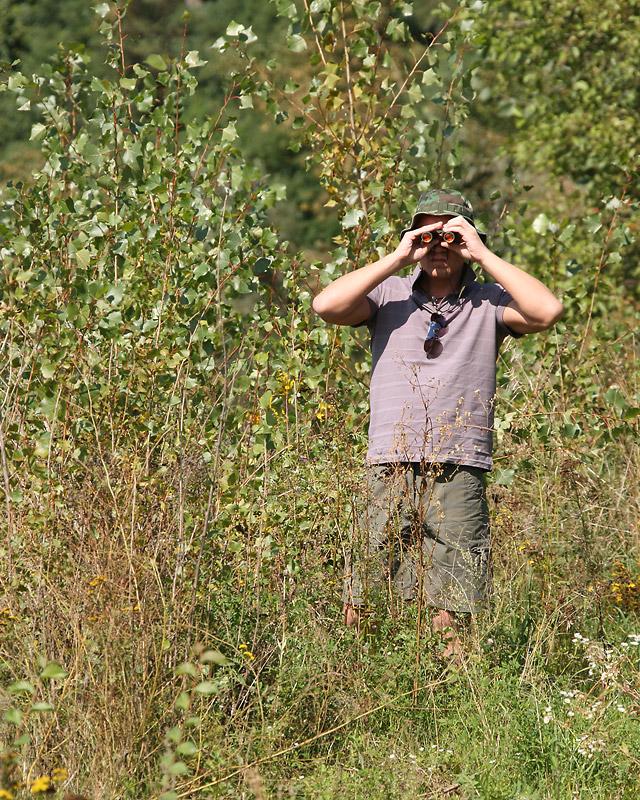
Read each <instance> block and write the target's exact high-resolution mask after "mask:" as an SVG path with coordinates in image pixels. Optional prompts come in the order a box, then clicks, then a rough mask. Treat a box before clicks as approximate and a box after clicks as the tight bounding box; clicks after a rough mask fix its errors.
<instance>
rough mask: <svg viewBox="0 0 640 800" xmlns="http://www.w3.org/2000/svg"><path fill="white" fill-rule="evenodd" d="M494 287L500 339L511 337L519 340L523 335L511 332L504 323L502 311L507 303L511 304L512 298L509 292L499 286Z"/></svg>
mask: <svg viewBox="0 0 640 800" xmlns="http://www.w3.org/2000/svg"><path fill="white" fill-rule="evenodd" d="M495 287H496V294H497V303H496V322H497V325H498V331H499V332H500V335H501V336H502V338H504V337H506V336H513V338H514V339H519V338H520V337H521V336H522V335H523V334H522V333H518V332H517V331H514V330H512V329H511V328H510V327H509V326H508V325H507V324H506V323H505V321H504V310H505V308H506V307H507V306H508V305H509V303H511V302H513V297H511V295H510V294H509V292H508V291H507V290H506V289H503V288H502V286H500V285H499V284H497V283H496V284H495Z"/></svg>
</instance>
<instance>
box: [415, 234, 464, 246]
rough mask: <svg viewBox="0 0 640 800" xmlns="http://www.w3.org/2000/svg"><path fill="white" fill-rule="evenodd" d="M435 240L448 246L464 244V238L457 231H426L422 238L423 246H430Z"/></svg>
mask: <svg viewBox="0 0 640 800" xmlns="http://www.w3.org/2000/svg"><path fill="white" fill-rule="evenodd" d="M434 239H440V241H441V242H446V243H447V244H462V236H461V235H460V234H459V233H458V232H457V231H425V232H424V233H423V234H422V235H421V236H420V240H421V242H422V244H430V243H431V242H432V241H433V240H434Z"/></svg>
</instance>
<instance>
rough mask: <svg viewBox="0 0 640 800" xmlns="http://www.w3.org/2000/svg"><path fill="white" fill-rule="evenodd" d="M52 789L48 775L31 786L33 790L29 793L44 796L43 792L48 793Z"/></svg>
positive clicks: (37, 779) (36, 780)
mask: <svg viewBox="0 0 640 800" xmlns="http://www.w3.org/2000/svg"><path fill="white" fill-rule="evenodd" d="M50 789H51V778H50V777H49V776H48V775H41V776H40V777H39V778H36V779H35V781H34V782H33V783H32V784H31V789H30V790H29V791H30V792H31V794H42V793H43V792H48V791H49V790H50Z"/></svg>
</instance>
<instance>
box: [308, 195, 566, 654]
mask: <svg viewBox="0 0 640 800" xmlns="http://www.w3.org/2000/svg"><path fill="white" fill-rule="evenodd" d="M485 241H486V236H485V234H483V233H480V232H479V231H478V230H477V228H476V226H475V222H474V216H473V209H472V207H471V205H470V203H469V202H468V201H467V200H466V199H465V198H464V197H463V196H462V195H461V194H459V193H458V192H455V191H449V190H446V189H438V190H432V191H429V192H427V193H426V194H424V195H422V196H421V197H420V198H419V200H418V205H417V208H416V211H415V213H414V216H413V219H412V222H411V225H410V227H409V228H408V229H405V230H404V231H402V233H401V234H400V244H399V245H398V247H397V248H396V250H395V251H394V252H393V253H390V254H389V255H386V256H384V258H381V259H380V260H379V261H377V262H375V263H373V264H368V265H367V266H365V267H362V268H360V269H357V270H355V271H353V272H350V273H348V274H346V275H343V276H341V277H339V278H337V279H336V280H334V281H333V282H332V283H331V284H329V285H328V286H327V287H326V288H325V289H324V290H323V291H322V292H320V294H319V295H318V296H317V297H315V298H314V301H313V309H314V311H316V313H317V314H319V315H320V317H321V318H322V319H323V320H325V321H326V322H330V323H334V324H337V325H352V326H358V325H362V324H366V325H368V327H369V330H370V333H371V349H372V375H371V385H370V405H371V419H370V425H369V449H368V454H367V462H368V464H369V467H370V470H369V478H368V490H369V495H368V498H367V502H366V503H365V506H366V509H365V512H364V514H363V516H362V520H361V522H362V527H364V528H365V530H366V544H365V548H364V549H365V551H366V552H365V553H364V554H361V556H360V557H359V558H358V557H357V556H356V555H355V554H354V556H353V557H352V558H350V559H349V563H348V565H347V572H348V574H347V576H346V579H345V590H344V595H343V602H344V615H345V622H346V624H347V625H356V624H358V623H359V609H360V608H362V607H363V606H365V605H366V604H367V603H368V602H369V601H370V600H371V599H372V598H374V597H375V592H379V591H380V590H381V589H382V588H383V587H384V586H385V585H386V587H387V588H389V589H391V588H394V589H395V590H397V591H398V592H400V594H401V595H402V597H403V598H404V599H407V600H408V599H412V598H415V597H416V596H417V597H418V598H420V599H421V600H422V601H424V602H426V603H427V604H428V605H429V606H431V607H432V608H433V609H434V610H433V614H432V628H433V630H434V631H436V632H441V634H442V635H443V637H444V639H445V640H446V646H445V650H444V654H445V655H446V656H453V657H458V656H459V653H460V649H461V646H460V641H459V638H458V635H457V629H458V626H457V620H456V615H459V614H467V615H468V614H469V613H473V612H475V611H476V610H477V609H478V607H479V605H480V603H481V601H482V599H483V597H484V594H485V591H486V584H487V575H488V568H489V521H488V514H487V504H486V499H485V493H484V474H485V472H486V471H487V470H489V469H491V466H492V459H491V451H492V428H493V403H494V395H495V388H496V359H497V354H498V348H499V346H500V343H501V342H502V340H503V339H504V338H505V337H506V336H508V335H512V336H520V335H522V334H526V333H533V332H537V331H542V330H545V329H547V328H549V327H551V326H552V325H553V324H554V323H555V322H556V321H557V320H558V319H559V318H560V316H561V315H562V304H561V303H560V301H559V300H557V299H556V298H555V297H554V295H553V294H552V293H551V292H550V291H549V289H547V288H546V287H545V286H544V285H543V284H542V283H541V282H540V281H538V280H537V279H536V278H534V277H532V276H531V275H528V274H527V273H526V272H524V271H523V270H521V269H519V268H518V267H515V266H514V265H513V264H510V263H508V262H507V261H504V260H503V259H501V258H499V257H498V256H497V255H495V254H494V253H492V252H491V250H489V248H488V247H487V246H486V244H485ZM470 262H475V263H476V264H478V265H479V267H480V268H481V269H482V270H483V271H484V272H485V273H486V274H487V275H488V276H489V278H491V279H493V281H495V283H494V282H487V283H480V282H478V281H477V280H476V276H475V274H474V272H473V270H472V269H471V267H470V266H469V263H470ZM411 265H417V266H415V267H414V269H413V271H412V272H411V273H410V274H408V275H406V276H404V277H403V276H400V275H399V274H398V273H400V272H401V270H403V269H404V268H405V267H407V266H411ZM416 534H417V538H418V547H417V549H418V551H419V554H418V557H417V558H416V557H415V555H412V557H411V558H409V557H408V554H410V553H413V554H415V551H416Z"/></svg>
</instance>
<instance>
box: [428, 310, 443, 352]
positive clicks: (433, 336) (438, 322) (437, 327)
mask: <svg viewBox="0 0 640 800" xmlns="http://www.w3.org/2000/svg"><path fill="white" fill-rule="evenodd" d="M446 327H447V321H446V319H445V318H444V317H443V316H442V314H439V313H438V312H434V313H433V314H432V315H431V322H430V323H429V327H428V328H427V337H426V339H425V340H424V352H425V353H426V354H427V355H429V354H430V353H433V351H434V349H435V348H436V344H437V343H438V342H439V341H440V339H439V337H438V334H439V333H440V331H441V330H442V329H443V328H446Z"/></svg>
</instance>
